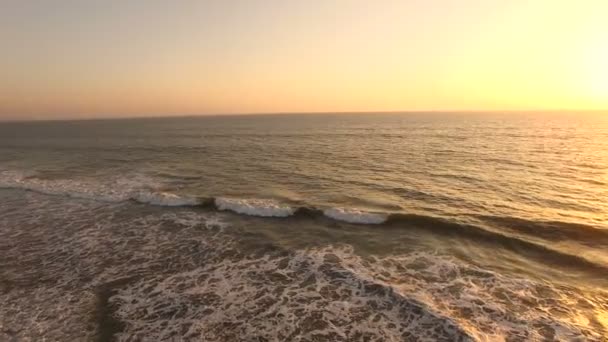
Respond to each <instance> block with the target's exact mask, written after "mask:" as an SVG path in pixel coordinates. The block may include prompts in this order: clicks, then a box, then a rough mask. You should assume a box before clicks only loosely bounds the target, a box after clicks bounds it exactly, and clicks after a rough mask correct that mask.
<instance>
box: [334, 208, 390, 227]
mask: <svg viewBox="0 0 608 342" xmlns="http://www.w3.org/2000/svg"><path fill="white" fill-rule="evenodd" d="M323 214H324V215H325V216H327V217H329V218H332V219H334V220H338V221H344V222H348V223H357V224H381V223H384V222H386V219H387V217H388V216H387V215H385V214H378V213H371V212H367V211H363V210H359V209H348V208H329V209H325V210H324V211H323Z"/></svg>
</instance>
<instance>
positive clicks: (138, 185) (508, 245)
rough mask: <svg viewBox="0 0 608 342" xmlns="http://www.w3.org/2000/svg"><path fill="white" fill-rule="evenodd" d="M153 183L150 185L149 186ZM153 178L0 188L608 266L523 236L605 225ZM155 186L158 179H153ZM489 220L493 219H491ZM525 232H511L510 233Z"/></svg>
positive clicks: (12, 182)
mask: <svg viewBox="0 0 608 342" xmlns="http://www.w3.org/2000/svg"><path fill="white" fill-rule="evenodd" d="M150 184H152V186H151V185H150ZM154 184H155V183H154V181H153V180H150V179H146V178H142V177H139V178H138V177H135V178H129V179H120V180H116V181H115V182H113V183H112V185H111V186H103V185H96V186H92V185H91V184H88V183H84V182H79V181H67V180H44V179H38V178H35V176H33V175H32V174H20V173H14V172H12V173H11V172H6V171H4V172H0V188H16V189H23V190H28V191H34V192H39V193H43V194H48V195H61V196H68V197H76V198H86V199H91V200H98V201H105V202H124V201H135V202H139V203H142V204H149V205H157V206H168V207H179V206H196V207H204V208H208V209H210V210H219V211H231V212H234V213H237V214H241V215H249V216H257V217H268V218H292V219H299V218H313V219H330V220H334V221H340V222H344V223H348V224H356V225H376V226H381V227H384V228H399V229H403V228H413V229H423V230H426V231H430V232H433V233H436V234H440V235H442V236H446V237H454V238H460V239H462V238H464V239H469V240H473V241H475V242H477V243H483V244H485V245H491V246H500V247H501V248H504V249H508V250H512V251H514V252H516V253H520V254H525V255H527V256H529V257H532V258H536V259H542V260H543V261H548V262H549V263H551V264H555V265H561V266H572V267H574V266H576V267H581V268H583V269H588V270H591V271H601V272H605V271H606V267H605V266H603V265H599V264H597V263H595V262H592V261H590V260H587V259H586V258H584V257H582V256H579V255H573V254H568V253H565V252H562V251H560V250H556V249H553V248H551V247H548V246H546V245H545V244H542V243H539V242H533V241H530V240H528V239H526V237H525V235H529V236H533V237H535V238H541V239H545V240H548V241H553V240H556V239H558V238H559V239H566V238H567V239H569V240H572V241H575V242H579V243H581V244H585V245H594V246H597V245H602V244H603V245H604V246H605V245H606V244H608V230H604V229H601V228H595V227H592V226H586V225H582V224H571V223H564V222H534V221H527V220H522V219H517V218H512V217H494V216H480V217H478V218H480V219H482V221H485V222H489V223H488V225H487V226H486V225H480V224H470V223H462V222H456V221H452V220H447V219H444V218H440V217H433V216H425V215H415V214H404V213H390V212H373V211H366V210H363V209H358V208H343V207H314V206H292V205H289V204H286V203H282V202H279V201H277V200H274V199H255V198H250V199H246V198H227V197H208V198H204V197H196V196H189V195H178V194H174V193H170V192H166V191H159V190H156V189H155V186H154ZM156 187H158V184H156ZM490 223H491V224H490ZM513 232H515V233H525V234H523V236H522V234H516V235H512V234H509V233H513Z"/></svg>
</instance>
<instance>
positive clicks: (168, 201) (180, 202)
mask: <svg viewBox="0 0 608 342" xmlns="http://www.w3.org/2000/svg"><path fill="white" fill-rule="evenodd" d="M133 199H134V200H136V201H138V202H141V203H147V204H152V205H160V206H165V207H181V206H192V205H198V204H200V200H199V199H198V198H196V197H191V196H178V195H176V194H172V193H169V192H151V191H140V192H138V193H137V194H135V195H134V196H133Z"/></svg>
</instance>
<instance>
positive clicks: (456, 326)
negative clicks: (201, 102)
mask: <svg viewBox="0 0 608 342" xmlns="http://www.w3.org/2000/svg"><path fill="white" fill-rule="evenodd" d="M606 336H608V113H604V114H602V113H595V114H589V113H587V114H576V113H542V114H541V113H528V114H526V113H509V114H507V113H504V114H501V113H404V114H397V113H394V114H385V113H377V114H374V113H368V114H322V115H321V114H308V115H304V114H302V115H300V114H297V115H296V114H294V115H254V116H210V117H182V118H155V119H123V120H91V121H53V122H51V121H46V122H12V123H8V122H7V123H0V340H1V341H44V340H46V341H89V340H90V341H109V340H117V341H477V340H479V341H503V340H505V341H553V340H559V341H575V340H576V341H607V340H608V339H607V337H606Z"/></svg>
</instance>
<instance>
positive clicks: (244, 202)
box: [215, 197, 295, 217]
mask: <svg viewBox="0 0 608 342" xmlns="http://www.w3.org/2000/svg"><path fill="white" fill-rule="evenodd" d="M215 205H216V206H217V208H218V209H219V210H230V211H233V212H235V213H238V214H244V215H251V216H262V217H288V216H291V215H293V213H294V212H295V210H294V209H293V208H292V207H290V206H288V205H285V204H281V203H278V202H276V201H274V200H270V199H238V198H222V197H219V198H216V199H215Z"/></svg>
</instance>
